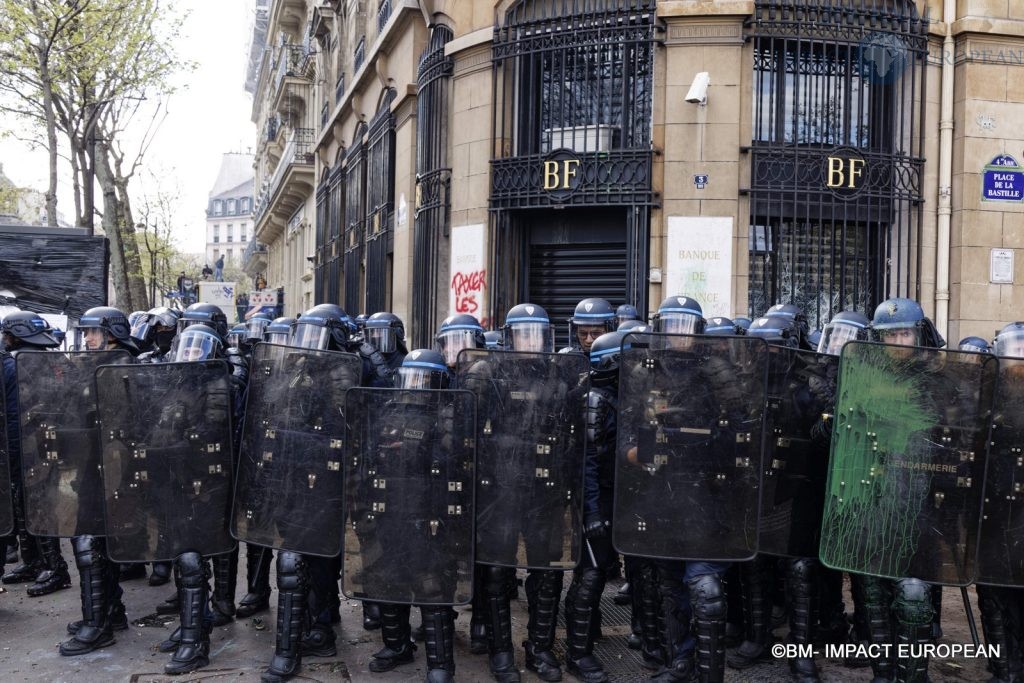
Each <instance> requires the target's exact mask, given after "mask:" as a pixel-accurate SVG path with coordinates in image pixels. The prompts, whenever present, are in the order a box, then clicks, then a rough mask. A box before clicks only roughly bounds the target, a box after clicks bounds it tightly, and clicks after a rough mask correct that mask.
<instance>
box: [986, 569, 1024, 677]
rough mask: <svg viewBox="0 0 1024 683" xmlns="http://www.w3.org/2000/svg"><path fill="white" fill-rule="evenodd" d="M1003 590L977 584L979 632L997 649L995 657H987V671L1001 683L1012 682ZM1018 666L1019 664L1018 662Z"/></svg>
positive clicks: (988, 643)
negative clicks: (1001, 682) (1004, 682)
mask: <svg viewBox="0 0 1024 683" xmlns="http://www.w3.org/2000/svg"><path fill="white" fill-rule="evenodd" d="M1004 598H1005V595H1004V590H1003V589H1000V588H996V587H994V586H985V585H981V584H978V608H979V609H980V611H981V630H982V632H983V633H984V634H985V643H986V644H987V645H990V646H991V645H995V646H997V647H998V648H999V655H998V656H997V657H989V659H988V670H989V671H990V672H991V673H992V675H993V676H994V677H995V678H997V679H999V680H1001V681H1010V680H1014V679H1013V678H1011V676H1012V674H1013V672H1012V670H1011V668H1010V634H1009V633H1008V629H1007V623H1006V622H1007V619H1006V615H1005V613H1004V611H1003V602H1004ZM1018 664H1019V662H1018Z"/></svg>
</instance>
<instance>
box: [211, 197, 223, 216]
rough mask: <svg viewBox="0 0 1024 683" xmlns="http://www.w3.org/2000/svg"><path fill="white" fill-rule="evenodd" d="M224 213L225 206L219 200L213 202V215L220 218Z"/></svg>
mask: <svg viewBox="0 0 1024 683" xmlns="http://www.w3.org/2000/svg"><path fill="white" fill-rule="evenodd" d="M223 213H224V204H223V203H222V202H221V201H220V200H219V199H214V200H213V215H214V216H220V215H221V214H223Z"/></svg>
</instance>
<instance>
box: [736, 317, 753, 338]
mask: <svg viewBox="0 0 1024 683" xmlns="http://www.w3.org/2000/svg"><path fill="white" fill-rule="evenodd" d="M732 321H733V323H735V324H736V329H737V330H739V333H740V334H746V333H747V330H749V329H750V323H751V320H750V318H748V317H747V316H745V315H738V316H736V317H735V318H733V319H732Z"/></svg>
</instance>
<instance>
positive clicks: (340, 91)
mask: <svg viewBox="0 0 1024 683" xmlns="http://www.w3.org/2000/svg"><path fill="white" fill-rule="evenodd" d="M344 96H345V72H344V71H342V72H341V73H340V74H338V82H337V83H335V84H334V106H338V103H339V102H341V98H342V97H344Z"/></svg>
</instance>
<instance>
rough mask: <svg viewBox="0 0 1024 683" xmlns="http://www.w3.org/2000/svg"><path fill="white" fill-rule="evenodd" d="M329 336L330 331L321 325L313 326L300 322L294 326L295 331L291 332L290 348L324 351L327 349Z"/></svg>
mask: <svg viewBox="0 0 1024 683" xmlns="http://www.w3.org/2000/svg"><path fill="white" fill-rule="evenodd" d="M330 335H331V331H330V330H328V329H327V328H326V327H324V326H322V325H313V324H311V323H303V322H301V321H300V322H299V323H297V324H296V325H295V330H294V331H293V332H292V346H295V347H297V348H300V349H319V350H324V349H326V348H327V342H328V340H329V338H330Z"/></svg>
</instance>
